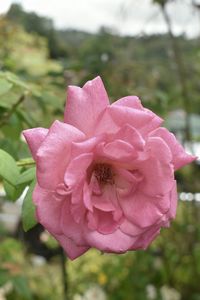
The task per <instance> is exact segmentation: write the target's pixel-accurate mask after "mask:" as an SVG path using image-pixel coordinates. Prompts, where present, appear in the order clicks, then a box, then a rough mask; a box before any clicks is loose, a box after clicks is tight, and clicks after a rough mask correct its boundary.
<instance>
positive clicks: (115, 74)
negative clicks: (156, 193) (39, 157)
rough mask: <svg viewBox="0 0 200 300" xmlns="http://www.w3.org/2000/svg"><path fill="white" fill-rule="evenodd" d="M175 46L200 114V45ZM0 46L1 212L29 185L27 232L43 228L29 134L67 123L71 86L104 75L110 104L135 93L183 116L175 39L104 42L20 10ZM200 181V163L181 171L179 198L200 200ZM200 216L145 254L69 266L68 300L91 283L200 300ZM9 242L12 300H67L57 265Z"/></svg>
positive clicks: (116, 298) (0, 250) (3, 267)
mask: <svg viewBox="0 0 200 300" xmlns="http://www.w3.org/2000/svg"><path fill="white" fill-rule="evenodd" d="M154 2H157V4H159V5H165V4H166V1H154ZM5 41H6V43H5ZM177 41H178V43H179V45H180V48H181V50H182V54H183V59H184V63H185V67H186V76H187V77H188V78H189V79H190V80H189V81H188V88H189V90H190V93H191V103H192V112H195V113H200V106H199V75H200V63H199V58H200V52H199V40H197V39H191V40H190V41H188V40H187V39H186V38H185V37H183V36H180V37H177ZM0 44H1V47H0V66H1V71H0V187H1V189H2V187H3V191H4V192H5V196H4V197H3V196H2V197H0V212H1V206H3V203H4V202H5V203H8V201H12V202H14V201H16V200H17V199H18V198H19V197H20V196H21V195H22V194H23V191H24V189H25V188H27V187H29V188H28V191H27V193H26V196H25V198H24V201H23V206H22V218H23V227H24V230H25V231H27V230H29V229H31V228H32V227H34V225H35V224H36V220H35V207H34V205H33V202H32V193H33V189H34V186H35V166H34V161H33V160H32V159H30V158H29V156H30V152H29V150H28V147H27V145H26V143H25V141H24V139H23V137H22V131H23V130H24V129H26V128H32V127H39V126H42V127H47V128H48V127H49V126H50V124H51V123H52V121H53V120H55V119H61V120H62V119H63V109H64V104H65V98H66V95H65V88H66V85H68V84H78V85H79V84H80V85H81V84H83V83H84V82H85V81H86V80H87V79H91V78H92V77H94V76H96V75H101V76H102V78H103V80H104V82H105V85H106V88H107V90H108V93H109V95H110V99H111V101H114V100H116V99H118V98H120V97H121V96H125V95H129V94H136V95H139V96H140V98H141V99H142V101H143V103H144V105H145V106H146V107H148V108H150V109H152V110H154V111H155V112H157V113H159V114H160V115H161V116H166V115H167V114H168V112H169V111H171V110H174V109H180V108H182V98H181V97H182V96H181V93H180V86H179V84H178V81H177V74H176V67H175V65H174V61H173V59H172V55H171V46H170V44H169V39H168V36H167V35H155V36H143V37H121V36H118V35H117V34H116V33H115V32H113V31H112V30H110V29H108V28H101V30H100V31H99V32H98V33H97V34H89V33H86V32H81V31H76V30H58V31H57V30H55V28H54V26H53V23H52V21H51V20H50V19H48V18H45V17H40V16H38V15H36V14H35V13H29V12H28V13H27V12H25V11H24V10H23V8H22V7H21V6H19V5H18V4H13V5H12V6H11V8H10V10H9V12H8V13H7V16H4V17H0ZM52 58H54V59H52ZM55 59H56V60H55ZM198 178H199V166H198V165H196V166H189V167H188V168H185V169H183V170H181V171H180V172H178V173H177V180H178V183H179V187H180V190H183V189H184V191H189V192H199V180H198ZM199 214H200V211H199V206H198V205H196V204H195V203H192V202H191V203H180V205H179V209H178V216H177V219H176V222H174V223H173V225H172V227H171V228H170V229H168V230H167V229H166V230H162V233H161V235H160V237H159V238H158V239H157V240H156V242H154V243H153V244H152V246H151V247H150V248H149V249H148V250H147V251H138V252H131V253H127V254H125V255H119V256H116V255H102V254H100V253H99V252H98V251H96V250H91V251H89V252H88V253H87V254H85V255H84V256H82V257H81V258H79V259H78V260H76V261H74V262H67V272H68V281H69V295H70V297H71V298H70V299H73V296H74V295H77V294H78V295H83V294H84V293H85V291H86V290H87V289H88V288H90V286H91V285H93V284H94V285H96V284H97V285H99V286H101V288H102V289H103V290H104V291H105V292H106V294H107V295H108V300H133V299H137V300H144V299H145V300H146V299H147V300H149V298H148V293H147V290H148V286H149V285H151V286H153V288H154V290H155V293H156V296H155V297H154V299H155V300H163V296H162V288H163V287H167V288H174V289H175V290H176V291H178V293H179V294H180V297H181V300H188V299H190V300H197V299H200V289H199V277H200V242H199V241H200V230H199V228H200V223H199V220H200V217H199ZM46 234H47V233H44V236H45V238H44V237H42V238H44V240H45V243H46V244H45V245H48V246H50V248H54V249H55V245H57V244H56V241H54V240H53V242H52V239H49V238H48V239H47V238H46ZM9 235H10V233H9V231H8V229H7V228H4V226H3V224H0V245H1V246H0V287H3V286H5V285H7V284H11V288H10V290H9V291H8V293H7V295H6V298H7V299H10V300H26V299H27V300H29V299H38V300H47V299H48V300H60V299H62V286H61V272H60V267H59V259H58V257H55V258H54V259H53V260H52V262H48V263H44V264H43V265H37V264H34V263H33V262H32V259H34V256H31V254H30V251H29V252H28V253H27V251H26V247H25V245H24V242H21V241H18V240H16V239H15V238H11V237H9ZM52 274H53V275H52ZM54 274H56V276H54ZM77 297H78V296H77ZM170 300H171V299H170Z"/></svg>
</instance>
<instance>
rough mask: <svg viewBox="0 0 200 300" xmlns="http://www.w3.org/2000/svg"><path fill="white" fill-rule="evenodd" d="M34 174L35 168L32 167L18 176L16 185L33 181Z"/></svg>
mask: <svg viewBox="0 0 200 300" xmlns="http://www.w3.org/2000/svg"><path fill="white" fill-rule="evenodd" d="M35 172H36V168H35V167H33V168H30V169H28V170H26V171H25V172H23V173H22V174H20V176H19V177H18V179H17V185H19V184H23V183H29V182H31V181H33V179H34V178H35Z"/></svg>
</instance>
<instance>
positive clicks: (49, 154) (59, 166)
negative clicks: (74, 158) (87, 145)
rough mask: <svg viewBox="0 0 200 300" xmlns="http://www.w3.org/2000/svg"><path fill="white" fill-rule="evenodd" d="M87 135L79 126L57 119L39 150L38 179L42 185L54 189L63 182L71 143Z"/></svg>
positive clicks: (37, 158) (37, 160)
mask: <svg viewBox="0 0 200 300" xmlns="http://www.w3.org/2000/svg"><path fill="white" fill-rule="evenodd" d="M84 138H85V135H84V134H83V133H82V132H81V131H79V130H78V129H77V128H75V127H73V126H71V125H68V124H65V123H62V122H59V121H55V122H54V123H53V125H52V126H51V127H50V129H49V133H48V135H47V136H46V138H45V140H44V142H43V143H42V145H41V147H40V148H39V149H38V151H37V155H36V163H37V180H38V183H39V185H40V186H41V187H43V188H46V189H49V190H54V189H56V187H57V185H58V184H59V183H62V182H63V179H64V173H65V170H66V167H67V165H68V163H69V160H70V154H71V144H72V142H73V141H81V140H83V139H84Z"/></svg>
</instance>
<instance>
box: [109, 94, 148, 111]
mask: <svg viewBox="0 0 200 300" xmlns="http://www.w3.org/2000/svg"><path fill="white" fill-rule="evenodd" d="M113 105H121V106H127V107H130V108H136V109H140V110H144V107H143V106H142V104H141V101H140V99H139V98H138V97H137V96H126V97H123V98H121V99H119V100H117V101H115V102H114V103H113Z"/></svg>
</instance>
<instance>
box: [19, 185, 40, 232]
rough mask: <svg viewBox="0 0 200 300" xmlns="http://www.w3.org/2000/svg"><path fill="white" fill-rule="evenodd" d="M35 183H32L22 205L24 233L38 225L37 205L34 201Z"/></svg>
mask: <svg viewBox="0 0 200 300" xmlns="http://www.w3.org/2000/svg"><path fill="white" fill-rule="evenodd" d="M35 183H36V181H35V180H34V181H33V182H32V183H31V185H30V187H29V189H28V192H27V194H26V196H25V198H24V202H23V205H22V223H23V228H24V231H28V230H29V229H31V228H33V227H34V226H35V225H36V224H37V220H36V217H35V205H34V204H33V200H32V194H33V190H34V187H35Z"/></svg>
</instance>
